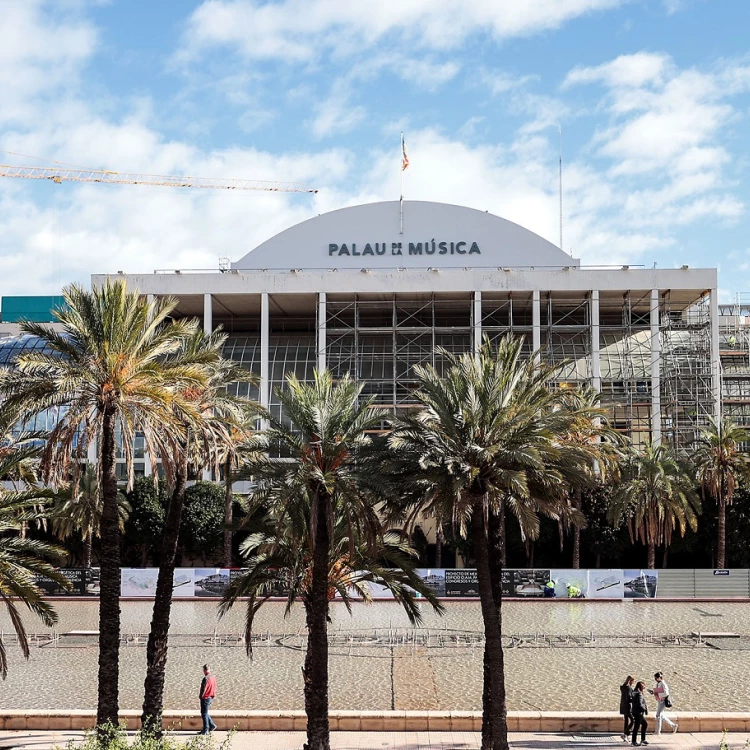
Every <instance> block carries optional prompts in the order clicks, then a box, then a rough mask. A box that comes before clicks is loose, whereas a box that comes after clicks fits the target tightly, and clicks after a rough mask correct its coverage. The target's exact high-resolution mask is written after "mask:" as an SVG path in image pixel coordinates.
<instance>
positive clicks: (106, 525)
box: [96, 406, 120, 736]
mask: <svg viewBox="0 0 750 750" xmlns="http://www.w3.org/2000/svg"><path fill="white" fill-rule="evenodd" d="M116 421H117V419H116V415H115V413H114V411H113V410H112V409H111V408H109V407H106V406H105V408H104V414H103V417H102V432H101V439H102V449H101V459H100V460H101V477H102V519H101V529H100V536H101V540H102V550H101V562H100V567H101V573H100V583H99V586H100V593H99V695H98V704H97V710H96V723H97V725H98V726H99V727H100V735H105V736H106V733H105V732H102V730H101V727H102V725H104V724H106V723H108V722H109V723H110V724H111V726H112V727H117V714H118V709H119V692H118V682H119V677H120V519H119V515H118V512H117V477H116V474H115V469H116V465H117V459H116V453H115V450H116V445H115V426H116Z"/></svg>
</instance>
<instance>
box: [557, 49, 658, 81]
mask: <svg viewBox="0 0 750 750" xmlns="http://www.w3.org/2000/svg"><path fill="white" fill-rule="evenodd" d="M671 66H672V65H671V60H670V58H669V57H668V56H667V55H663V54H653V53H650V52H637V53H636V54H633V55H621V56H620V57H617V58H615V59H614V60H612V61H611V62H608V63H604V64H603V65H596V66H594V67H577V68H573V70H571V71H570V73H568V75H567V76H566V77H565V81H564V82H563V88H568V87H570V86H575V85H576V84H583V83H604V84H606V85H607V86H610V87H615V86H626V87H639V86H644V85H645V84H651V83H658V82H659V81H661V80H662V79H663V77H664V75H665V73H666V72H667V70H668V69H669V68H671Z"/></svg>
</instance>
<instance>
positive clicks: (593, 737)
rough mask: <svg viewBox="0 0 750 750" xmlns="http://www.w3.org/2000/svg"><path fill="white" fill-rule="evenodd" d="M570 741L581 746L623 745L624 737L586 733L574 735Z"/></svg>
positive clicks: (606, 733) (607, 733)
mask: <svg viewBox="0 0 750 750" xmlns="http://www.w3.org/2000/svg"><path fill="white" fill-rule="evenodd" d="M570 739H571V741H572V742H577V743H578V744H580V745H601V744H604V743H606V742H620V743H622V735H620V734H610V733H609V732H588V733H586V732H584V733H582V734H581V733H579V734H572V735H571V736H570Z"/></svg>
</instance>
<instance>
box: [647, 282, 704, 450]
mask: <svg viewBox="0 0 750 750" xmlns="http://www.w3.org/2000/svg"><path fill="white" fill-rule="evenodd" d="M661 313H662V315H661V325H660V338H661V350H662V354H661V360H662V375H661V378H662V389H661V390H662V394H661V397H662V401H661V406H662V431H663V434H664V436H665V439H667V440H668V441H669V442H670V443H672V444H674V445H677V446H686V445H688V444H689V443H690V442H692V441H693V440H695V438H696V437H697V436H698V431H699V428H700V427H701V426H704V425H706V424H708V422H709V421H710V419H711V418H712V417H713V415H714V404H713V395H712V394H713V385H712V373H711V316H710V308H709V304H708V299H707V297H704V298H702V299H701V300H699V301H697V302H696V303H695V304H693V305H691V306H690V307H688V308H682V309H678V310H672V308H671V303H670V293H669V292H665V293H664V295H663V296H662V300H661Z"/></svg>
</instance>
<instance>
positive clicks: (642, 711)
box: [631, 681, 648, 747]
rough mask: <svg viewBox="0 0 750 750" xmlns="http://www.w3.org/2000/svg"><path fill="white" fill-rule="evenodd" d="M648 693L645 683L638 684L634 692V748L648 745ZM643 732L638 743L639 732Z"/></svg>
mask: <svg viewBox="0 0 750 750" xmlns="http://www.w3.org/2000/svg"><path fill="white" fill-rule="evenodd" d="M645 691H646V683H645V682H640V681H639V682H637V683H636V685H635V690H634V691H633V740H632V743H631V744H632V745H633V747H640V746H641V745H648V742H647V741H646V730H647V729H648V722H647V721H646V716H647V715H648V706H647V705H646V696H645V695H644V692H645ZM639 729H640V732H641V741H640V742H638V730H639Z"/></svg>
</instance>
